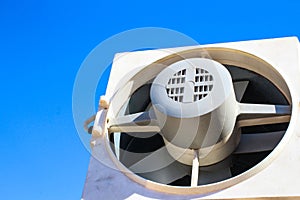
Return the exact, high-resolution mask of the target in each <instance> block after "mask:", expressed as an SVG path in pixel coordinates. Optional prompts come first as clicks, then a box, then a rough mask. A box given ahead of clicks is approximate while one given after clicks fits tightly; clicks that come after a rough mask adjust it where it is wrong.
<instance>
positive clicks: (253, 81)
mask: <svg viewBox="0 0 300 200" xmlns="http://www.w3.org/2000/svg"><path fill="white" fill-rule="evenodd" d="M226 67H227V69H228V70H229V72H230V74H231V76H232V79H233V82H235V81H249V84H248V87H247V89H246V91H245V94H244V96H243V98H242V99H241V102H242V103H262V104H281V105H287V104H288V102H287V100H286V99H285V97H284V96H283V95H282V94H281V92H280V91H279V90H278V89H277V88H276V87H275V86H274V85H273V84H272V83H271V82H270V81H269V80H267V79H266V78H264V77H262V76H260V75H258V74H256V73H254V72H251V71H249V70H246V69H242V68H239V67H235V66H226ZM150 88H151V84H146V85H143V86H142V87H140V88H139V89H138V90H136V91H135V92H134V94H133V95H132V96H131V98H130V100H129V103H128V105H127V108H126V112H125V114H133V113H137V112H142V111H145V110H146V109H147V107H148V106H149V104H150V103H151V100H150ZM287 127H288V123H281V124H273V125H260V126H251V127H243V128H242V129H241V133H242V134H245V133H247V134H249V133H251V134H252V133H253V134H255V133H262V132H271V131H285V130H286V129H287ZM113 138H114V137H113V133H112V134H111V136H110V141H111V143H112V144H113V143H114V139H113ZM163 146H164V142H163V139H162V137H161V135H160V134H158V133H156V134H155V133H154V134H153V136H151V137H147V138H138V137H134V136H133V135H132V134H130V133H121V138H120V149H121V150H122V151H120V158H119V160H120V162H122V163H123V164H124V165H125V166H126V167H130V166H131V165H132V164H133V160H135V161H134V162H137V161H138V160H139V159H142V158H136V159H128V155H127V154H126V152H135V153H143V155H144V156H146V155H149V154H151V152H153V151H156V150H158V149H160V148H161V147H163ZM111 147H112V148H113V147H114V145H111ZM270 152H271V151H264V152H258V153H246V154H232V155H231V156H229V157H228V158H226V159H225V160H223V161H221V162H220V163H217V164H214V165H213V166H206V167H200V174H202V176H204V179H202V182H200V183H199V185H201V184H209V183H213V182H218V181H222V180H224V179H227V178H230V177H233V176H236V175H238V174H241V173H243V172H245V171H247V170H248V169H250V168H252V167H253V166H255V165H256V164H258V163H259V162H260V161H262V160H263V159H264V158H265V157H266V156H268V155H269V153H270ZM174 163H175V164H174V165H177V166H180V167H183V168H191V166H187V165H184V164H181V163H179V162H177V161H174ZM224 165H226V166H227V168H228V167H229V169H230V172H231V176H230V177H226V176H225V177H224V175H222V176H218V173H220V171H222V167H223V166H224ZM154 173H155V172H154ZM139 175H140V176H142V177H145V178H147V179H149V177H148V176H144V175H143V174H139ZM150 177H151V176H150ZM218 177H219V178H218ZM150 179H151V178H150ZM154 181H155V180H154ZM190 184H191V176H190V175H186V176H184V177H182V178H179V179H177V180H175V181H173V182H171V183H169V185H174V186H190Z"/></svg>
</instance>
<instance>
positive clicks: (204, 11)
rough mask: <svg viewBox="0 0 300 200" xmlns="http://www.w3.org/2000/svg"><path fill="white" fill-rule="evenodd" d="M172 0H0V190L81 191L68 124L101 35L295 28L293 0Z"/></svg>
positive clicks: (80, 162) (51, 194) (298, 17)
mask: <svg viewBox="0 0 300 200" xmlns="http://www.w3.org/2000/svg"><path fill="white" fill-rule="evenodd" d="M178 2H180V3H178ZM178 2H176V1H158V0H152V1H145V2H142V1H119V2H115V1H64V0H60V1H57V0H52V1H49V0H46V1H37V0H36V1H33V0H28V1H24V0H22V1H21V0H19V1H16V0H1V2H0V46H1V48H0V58H1V64H0V65H1V67H0V81H1V82H0V92H1V99H0V107H1V111H0V123H1V126H0V156H1V157H0V158H1V164H0V194H1V195H0V198H1V199H63V200H68V199H70V200H71V199H80V196H81V192H82V188H83V184H84V180H85V175H86V171H87V167H88V163H89V153H88V151H87V150H86V149H85V147H84V146H83V145H82V143H81V141H80V139H79V137H78V135H77V132H76V129H75V127H74V122H73V116H72V90H73V83H74V80H75V77H76V73H77V70H78V69H79V67H80V65H81V63H82V61H83V60H84V58H85V57H86V56H87V55H88V53H89V52H90V51H91V50H92V49H93V48H94V47H95V46H96V45H97V44H99V43H100V42H101V41H103V40H104V39H106V38H108V37H110V36H112V35H114V34H117V33H119V32H122V31H125V30H128V29H132V28H137V27H147V26H155V27H164V28H170V29H174V30H176V31H179V32H182V33H184V34H187V35H188V36H190V37H192V38H194V39H195V40H197V41H198V42H199V43H200V44H205V43H217V42H227V41H240V40H248V39H262V38H273V37H282V36H298V37H300V1H297V0H295V1H269V2H266V1H258V0H252V1H235V2H233V1H199V0H198V1H196V0H195V1H178ZM278 48H280V47H278ZM99 59H101V58H99ZM98 93H99V94H100V93H103V91H98Z"/></svg>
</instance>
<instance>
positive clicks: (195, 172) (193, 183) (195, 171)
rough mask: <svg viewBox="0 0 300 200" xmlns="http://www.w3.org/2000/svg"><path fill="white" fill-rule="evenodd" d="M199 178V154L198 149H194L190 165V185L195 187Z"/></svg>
mask: <svg viewBox="0 0 300 200" xmlns="http://www.w3.org/2000/svg"><path fill="white" fill-rule="evenodd" d="M198 178H199V154H198V150H194V159H193V165H192V177H191V186H192V187H196V186H197V185H198Z"/></svg>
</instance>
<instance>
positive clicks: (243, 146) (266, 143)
mask: <svg viewBox="0 0 300 200" xmlns="http://www.w3.org/2000/svg"><path fill="white" fill-rule="evenodd" d="M284 133H285V131H276V132H268V133H253V134H242V135H241V140H240V143H239V145H238V147H237V149H236V150H235V152H234V153H235V154H242V153H256V152H262V151H270V150H273V149H274V148H275V147H276V145H277V144H278V143H279V141H280V140H281V138H282V137H283V135H284Z"/></svg>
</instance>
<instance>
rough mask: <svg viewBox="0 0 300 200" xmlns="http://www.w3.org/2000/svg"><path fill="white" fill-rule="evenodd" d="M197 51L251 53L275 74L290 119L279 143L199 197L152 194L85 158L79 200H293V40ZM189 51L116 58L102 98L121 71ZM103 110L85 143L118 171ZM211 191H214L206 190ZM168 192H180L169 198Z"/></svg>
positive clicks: (296, 138)
mask: <svg viewBox="0 0 300 200" xmlns="http://www.w3.org/2000/svg"><path fill="white" fill-rule="evenodd" d="M201 47H217V48H230V49H233V51H234V50H240V51H244V52H247V53H250V54H253V55H255V56H257V57H259V58H261V59H263V60H264V61H266V62H267V63H269V64H270V65H272V66H273V67H274V68H275V69H276V70H277V71H278V72H279V73H280V74H281V76H282V77H283V78H284V80H285V82H286V84H287V86H288V88H289V91H290V94H291V100H292V117H291V121H290V126H289V128H288V130H287V132H286V134H285V136H284V138H283V139H282V141H281V142H280V144H279V145H278V146H277V147H276V149H275V150H274V151H273V152H272V153H271V154H270V155H269V156H268V157H267V158H266V159H265V160H264V161H262V162H261V163H259V164H258V165H257V166H255V167H254V168H256V169H250V170H249V171H248V172H245V173H243V174H242V175H239V176H237V177H235V178H233V179H232V180H231V181H227V182H224V183H219V184H212V185H211V186H208V187H203V188H202V189H201V192H200V193H201V194H200V193H199V190H197V189H195V188H188V189H186V188H185V189H182V188H181V189H180V188H177V189H176V188H175V187H173V188H164V189H163V190H164V191H165V192H157V191H155V190H162V189H160V188H159V187H160V185H159V184H153V183H152V182H151V181H147V180H145V179H142V178H140V177H137V176H135V175H133V174H130V172H127V174H126V175H125V174H124V173H123V172H121V171H117V170H114V169H111V168H110V167H107V166H105V165H103V164H102V163H100V162H98V161H97V160H96V159H95V158H93V157H91V161H90V165H89V170H88V174H87V179H86V183H85V186H84V191H83V199H103V198H106V199H112V198H114V199H126V198H127V199H191V198H195V199H198V198H205V199H210V198H213V199H227V198H230V199H232V198H236V199H238V198H259V197H292V199H294V197H295V196H297V197H299V196H300V189H299V186H300V174H299V173H298V171H299V169H300V149H299V146H300V130H299V129H298V127H297V126H299V124H300V119H299V112H300V110H299V107H300V101H299V99H300V98H299V96H300V78H299V77H300V66H299V61H300V53H299V41H298V40H297V38H295V37H290V38H279V39H268V40H258V41H246V42H234V43H223V44H213V45H205V46H201ZM193 48H196V47H180V48H174V49H165V50H151V51H141V52H132V53H120V54H117V55H116V57H115V60H114V64H113V66H112V70H111V75H110V79H109V83H108V86H107V92H106V95H105V96H106V98H107V99H110V98H111V97H112V96H113V94H114V92H115V91H116V90H117V88H116V87H117V85H119V83H118V81H119V80H120V79H122V80H124V83H126V81H128V80H129V79H130V78H131V77H123V76H124V74H126V72H128V71H132V72H137V71H139V70H141V69H142V68H143V67H145V66H147V65H149V64H151V63H152V62H154V61H156V60H159V59H161V58H163V57H166V56H169V55H170V54H172V53H174V52H179V51H183V50H188V49H193ZM261 70H262V71H263V70H267V69H261ZM264 73H265V74H267V73H268V72H267V71H266V72H264ZM126 79H127V80H126ZM117 80H118V81H117ZM103 112H107V111H106V110H102V111H99V112H98V113H97V116H96V121H95V127H94V131H93V137H92V141H91V143H92V146H93V147H92V152H93V155H94V156H95V157H96V158H97V157H98V158H101V159H102V160H103V159H104V160H106V163H109V164H110V165H111V166H116V168H118V167H119V168H122V165H120V164H118V163H117V162H115V161H116V159H114V158H113V157H112V156H113V155H112V152H111V150H110V149H109V147H108V146H107V144H106V140H107V138H106V137H105V132H103V130H105V127H104V126H105V122H106V120H105V119H106V118H104V119H103V115H101V114H102V113H103ZM108 117H109V113H108ZM124 170H125V169H124ZM128 176H129V177H130V178H129V177H128ZM133 179H134V180H133ZM136 181H138V182H139V183H137V182H136ZM222 184H223V185H222ZM212 188H213V190H215V192H212ZM170 193H173V194H170ZM174 193H180V194H177V195H175V194H174ZM197 193H198V194H197ZM192 194H193V195H192ZM182 195H183V196H182ZM189 195H190V196H189Z"/></svg>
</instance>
